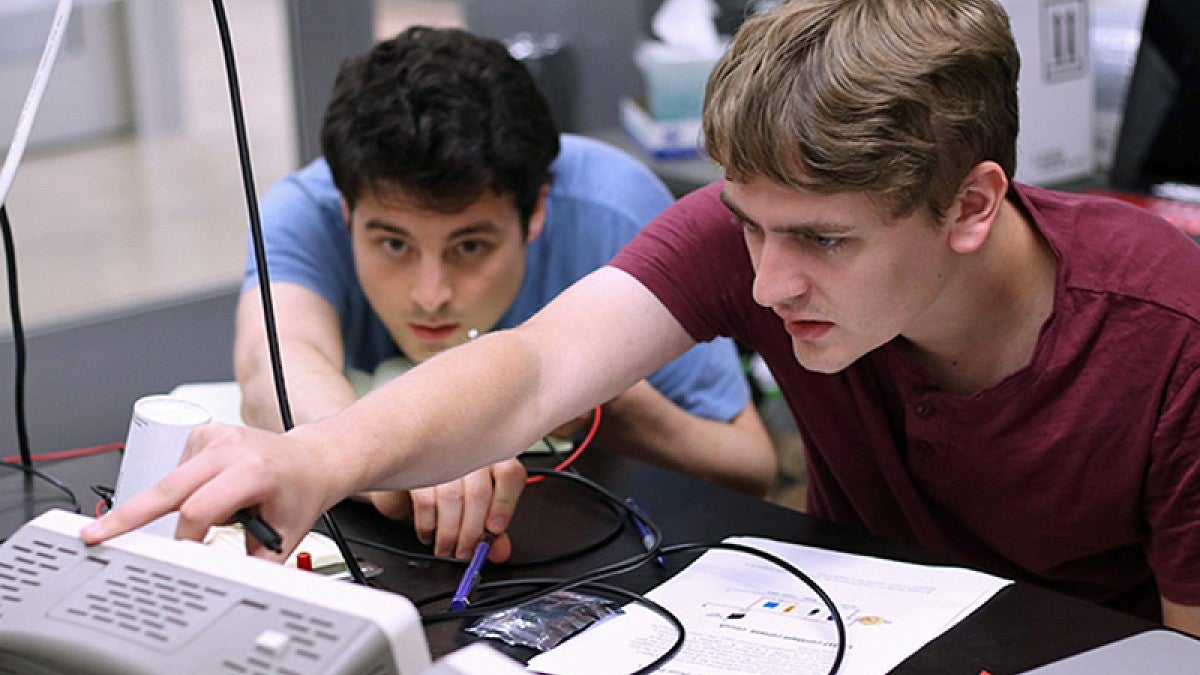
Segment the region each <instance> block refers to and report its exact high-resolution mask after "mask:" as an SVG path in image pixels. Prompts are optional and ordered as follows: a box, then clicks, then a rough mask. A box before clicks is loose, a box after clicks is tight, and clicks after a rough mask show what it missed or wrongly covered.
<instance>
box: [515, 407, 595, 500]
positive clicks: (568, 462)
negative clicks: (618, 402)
mask: <svg viewBox="0 0 1200 675" xmlns="http://www.w3.org/2000/svg"><path fill="white" fill-rule="evenodd" d="M599 428H600V406H596V408H595V410H594V411H593V414H592V428H591V429H589V430H588V433H587V436H585V437H584V438H583V440H582V441H581V442H580V443H579V445H578V446H577V447H576V448H575V450H574V451H572V452H571V454H570V455H567V458H566V459H564V460H563V461H561V462H559V464H558V466H556V467H554V470H555V471H562V470H563V469H565V468H567V467H568V466H571V464H573V463H574V462H575V460H576V459H577V458H578V457H579V455H581V454H583V451H584V449H586V448H587V446H589V445H591V443H592V439H593V438H595V437H596V430H597V429H599ZM543 478H545V476H530V477H529V478H526V479H525V484H526V485H533V484H534V483H537V482H540V481H541V480H542V479H543Z"/></svg>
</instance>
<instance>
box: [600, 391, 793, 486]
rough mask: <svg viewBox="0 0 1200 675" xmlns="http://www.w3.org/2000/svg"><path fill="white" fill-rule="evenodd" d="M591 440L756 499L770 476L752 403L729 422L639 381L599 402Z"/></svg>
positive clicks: (770, 458) (767, 448) (769, 458)
mask: <svg viewBox="0 0 1200 675" xmlns="http://www.w3.org/2000/svg"><path fill="white" fill-rule="evenodd" d="M597 442H598V443H600V444H602V445H603V446H604V447H611V448H614V449H619V450H620V451H622V452H626V453H627V454H629V455H631V456H634V457H637V458H638V459H641V460H644V461H647V462H650V463H653V464H657V465H659V466H663V467H666V468H669V469H673V470H675V471H680V472H682V473H686V474H689V475H693V476H696V477H698V478H702V479H705V480H709V481H712V482H714V483H718V484H721V485H725V486H726V487H730V488H733V489H735V490H738V491H741V492H745V493H747V494H751V495H754V496H758V497H762V496H765V495H766V493H767V491H768V490H769V489H770V487H771V485H772V483H773V482H774V480H775V473H776V461H775V451H774V448H773V446H772V445H771V440H770V437H769V435H768V434H767V431H766V428H765V427H764V426H763V424H762V420H761V419H760V418H759V416H758V413H757V412H756V411H755V410H754V408H753V406H752V405H749V406H747V407H746V409H744V410H743V411H742V412H741V413H739V415H738V416H737V417H735V418H734V419H733V420H731V421H729V422H724V421H720V420H711V419H706V418H702V417H698V416H695V415H692V414H691V413H688V412H687V411H685V410H683V409H681V408H680V407H678V406H676V405H675V404H674V403H673V402H671V401H670V400H669V399H667V398H666V397H664V396H663V395H662V394H661V393H659V392H658V391H657V390H655V389H654V388H653V387H652V386H651V385H650V384H649V383H648V382H646V381H645V380H642V381H641V382H638V383H637V384H636V385H634V386H633V387H631V388H630V389H629V390H628V391H626V392H625V393H623V394H622V395H621V396H619V397H617V398H616V399H615V400H613V401H612V402H610V403H608V404H606V405H605V406H604V418H603V421H602V422H601V425H600V430H599V432H598V438H597Z"/></svg>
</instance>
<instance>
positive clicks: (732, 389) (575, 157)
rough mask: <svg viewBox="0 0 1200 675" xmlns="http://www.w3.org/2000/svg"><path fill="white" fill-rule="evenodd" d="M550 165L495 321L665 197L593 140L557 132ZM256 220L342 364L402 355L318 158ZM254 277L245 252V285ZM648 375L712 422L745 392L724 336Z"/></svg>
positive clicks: (275, 191)
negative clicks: (333, 340) (508, 295)
mask: <svg viewBox="0 0 1200 675" xmlns="http://www.w3.org/2000/svg"><path fill="white" fill-rule="evenodd" d="M550 170H551V172H552V174H553V182H552V183H551V186H550V192H549V194H548V196H547V198H546V221H545V225H544V226H543V228H542V232H541V234H539V235H538V236H537V237H536V238H535V239H534V240H533V241H532V242H530V244H529V245H528V248H527V249H526V269H525V277H524V280H523V282H522V284H521V289H520V291H518V293H517V297H516V299H515V300H514V301H513V304H512V306H510V307H509V309H508V311H507V312H505V313H504V315H503V316H502V317H500V321H499V323H498V324H497V325H496V328H512V327H514V326H516V325H518V324H520V323H521V322H523V321H525V320H526V319H528V318H529V317H531V316H533V314H534V313H536V312H537V311H538V310H539V309H541V308H542V307H543V306H545V305H546V303H548V302H549V301H550V300H551V299H552V298H554V296H556V295H558V294H559V293H560V292H561V291H563V290H564V289H566V288H567V287H568V286H570V285H571V284H573V283H574V282H576V281H578V280H579V279H581V278H583V277H584V276H585V275H587V274H588V273H589V272H591V271H593V270H595V269H597V268H599V267H601V266H603V265H604V264H606V263H607V262H608V261H609V260H610V259H611V258H612V257H613V256H614V255H615V254H616V253H617V251H618V250H620V248H621V247H622V246H624V245H625V244H626V243H627V242H628V241H629V240H630V239H632V238H633V236H634V235H635V234H637V232H638V231H639V230H640V229H641V228H642V226H643V225H645V224H646V223H648V222H650V220H652V219H653V218H654V217H655V216H657V215H658V213H659V212H660V211H662V210H663V209H664V208H666V207H667V205H669V204H670V203H671V195H670V193H669V192H668V191H667V189H666V188H665V187H664V186H663V184H662V182H661V181H659V180H658V178H657V177H656V176H654V174H653V173H651V172H650V171H649V170H648V169H646V168H645V167H644V166H642V165H641V164H640V163H638V162H637V161H636V160H634V159H633V158H631V157H629V156H628V155H626V154H624V153H622V152H621V151H619V150H617V149H616V148H613V147H611V146H608V145H606V144H604V143H601V142H599V141H596V140H593V139H589V138H583V137H580V136H571V135H564V136H563V137H562V151H561V152H560V153H559V155H558V157H557V158H556V159H555V161H554V163H553V164H552V165H551V167H550ZM261 219H262V224H263V233H264V238H265V243H266V251H267V260H268V261H269V272H270V277H271V281H272V282H279V281H286V282H290V283H296V284H300V285H301V286H304V287H306V288H309V289H311V290H313V291H314V292H316V293H318V294H319V295H321V297H323V298H325V300H327V301H328V302H329V303H330V304H331V305H332V306H333V308H334V310H335V311H336V312H337V315H338V317H339V318H340V320H341V328H342V340H343V343H344V348H345V354H346V364H345V365H346V367H347V368H348V369H350V368H353V369H356V370H360V371H363V372H365V373H372V372H374V371H375V369H376V367H377V366H378V365H379V364H380V363H381V362H383V361H385V360H388V359H392V358H394V357H396V356H400V355H401V354H400V350H399V347H397V345H396V343H395V341H394V340H393V339H392V336H391V334H390V333H388V330H387V328H386V327H385V326H384V325H383V322H382V321H380V320H379V317H377V316H376V315H375V312H374V311H373V310H372V309H371V306H370V304H369V303H368V302H367V298H366V296H365V295H364V294H363V291H362V287H361V286H360V285H359V282H358V277H357V276H356V275H355V271H354V257H353V254H352V251H351V245H350V235H349V232H348V230H347V226H346V222H345V220H344V219H343V217H342V207H341V195H340V193H339V192H338V191H337V188H336V187H334V184H333V178H332V176H331V175H330V173H329V167H328V165H327V164H326V163H325V161H324V160H323V159H317V160H316V161H314V162H312V163H311V164H309V165H308V166H306V167H304V168H303V169H301V170H299V171H297V172H295V173H293V174H291V175H288V176H285V177H284V178H283V179H281V180H280V181H279V182H278V183H276V184H275V185H273V186H272V187H271V189H269V190H268V191H267V192H266V194H265V195H264V196H263V200H262V207H261ZM257 283H258V273H257V271H256V269H255V267H254V257H253V250H252V249H251V250H250V252H249V255H248V257H247V265H246V275H245V282H244V284H243V289H244V290H245V289H248V288H250V287H251V286H254V285H256V284H257ZM564 330H568V329H564ZM648 379H649V381H650V384H651V385H653V386H654V388H655V389H657V390H658V391H659V392H661V393H662V394H663V395H664V396H666V397H667V398H669V399H670V400H671V401H673V402H674V403H675V404H676V405H678V406H679V407H680V408H683V409H684V410H687V411H688V412H691V413H693V414H695V415H700V416H703V417H707V418H710V419H719V420H723V421H724V420H730V419H732V418H733V417H734V416H735V415H737V414H738V413H739V412H741V411H742V409H743V408H745V406H746V403H747V402H748V401H749V398H750V395H749V388H748V386H747V384H746V381H745V379H744V377H743V376H742V373H741V368H740V365H739V362H738V357H737V350H736V348H735V347H734V344H733V342H731V341H730V340H728V339H726V338H721V339H718V340H714V341H713V342H707V343H702V344H698V345H696V346H695V347H693V348H692V349H691V350H689V351H688V352H687V353H685V354H683V355H682V356H680V357H679V358H678V359H675V360H674V361H672V362H671V363H669V364H667V365H666V366H664V367H663V368H661V369H660V370H658V371H656V372H655V373H654V374H653V375H651V376H650V377H649V378H648Z"/></svg>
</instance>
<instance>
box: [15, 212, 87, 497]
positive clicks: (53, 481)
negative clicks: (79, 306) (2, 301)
mask: <svg viewBox="0 0 1200 675" xmlns="http://www.w3.org/2000/svg"><path fill="white" fill-rule="evenodd" d="M0 230H3V236H4V262H5V269H6V270H7V272H8V311H9V316H10V317H11V319H12V332H13V351H14V353H15V354H16V369H15V372H14V373H13V381H14V388H15V391H14V396H13V406H14V409H15V412H14V418H15V423H16V427H17V448H18V450H19V451H20V453H21V463H20V464H7V463H4V466H8V467H12V468H13V469H17V470H19V471H23V472H25V475H27V476H36V477H38V478H41V479H42V480H44V481H46V482H47V483H49V484H50V485H53V486H54V487H55V488H57V489H59V490H61V491H62V492H63V493H64V494H66V496H67V500H68V501H70V503H71V506H72V509H73V510H74V512H75V513H80V512H81V511H82V509H81V508H80V506H79V500H77V499H76V498H75V493H74V492H73V491H72V490H71V488H69V487H67V486H66V485H65V484H63V482H62V481H60V480H58V479H57V478H55V477H53V476H51V475H49V474H46V473H44V472H42V471H39V470H38V469H36V468H34V466H33V453H32V451H31V450H30V447H29V429H28V426H27V425H28V422H27V420H26V418H25V369H26V365H27V363H28V355H27V354H26V345H25V326H24V323H23V322H22V320H21V294H20V292H19V291H18V288H17V252H16V246H15V244H14V242H13V233H12V224H11V223H10V222H9V220H8V205H7V204H0Z"/></svg>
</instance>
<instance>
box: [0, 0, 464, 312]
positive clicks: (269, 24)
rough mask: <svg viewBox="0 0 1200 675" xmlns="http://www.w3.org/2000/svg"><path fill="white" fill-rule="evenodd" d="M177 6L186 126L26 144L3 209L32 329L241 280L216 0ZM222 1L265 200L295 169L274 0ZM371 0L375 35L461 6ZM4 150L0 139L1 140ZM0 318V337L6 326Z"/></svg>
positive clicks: (238, 201)
mask: <svg viewBox="0 0 1200 675" xmlns="http://www.w3.org/2000/svg"><path fill="white" fill-rule="evenodd" d="M172 1H174V2H176V4H177V7H178V37H179V40H180V42H179V45H180V61H181V63H180V70H181V72H180V87H181V95H182V98H183V108H184V121H183V125H182V127H183V128H182V129H180V130H179V131H178V132H172V133H168V134H162V135H159V136H156V137H149V138H148V137H141V136H136V135H130V136H125V137H119V138H106V139H98V140H96V141H94V142H91V143H88V144H83V145H72V146H70V147H62V148H54V149H45V148H36V147H35V148H31V149H30V151H29V152H28V153H27V154H26V157H25V160H24V161H23V163H22V164H21V167H20V170H19V171H18V173H17V176H16V181H15V182H14V184H13V187H12V190H11V193H10V195H9V200H8V212H9V216H10V218H11V220H12V225H13V229H14V239H15V247H16V251H17V268H18V271H19V277H18V288H19V290H20V293H21V306H22V310H23V315H24V317H25V324H26V327H27V329H28V330H33V331H36V330H38V329H39V328H41V327H45V326H47V325H53V324H57V323H61V322H69V321H76V320H81V319H86V318H88V317H90V316H94V315H98V314H102V313H105V312H109V311H113V310H115V309H121V308H125V307H129V306H136V305H138V304H141V303H145V302H147V301H157V300H162V299H167V298H171V297H176V296H181V295H187V294H190V293H195V292H198V291H204V290H206V289H212V288H222V287H227V286H232V285H234V284H236V283H237V280H238V278H239V276H240V272H241V267H242V263H243V258H244V252H245V243H244V242H245V236H246V234H245V232H246V226H245V223H246V222H247V210H246V202H245V197H244V193H243V191H242V187H241V185H242V182H241V174H240V173H239V169H238V163H237V149H236V145H235V141H234V135H233V126H232V122H231V116H230V109H229V103H228V90H227V85H226V82H225V79H224V71H223V69H222V68H223V67H222V62H221V54H220V46H219V43H218V40H217V34H216V30H215V27H214V22H213V19H212V15H211V12H212V8H211V3H210V2H208V0H172ZM226 4H227V12H228V15H229V20H230V22H231V32H232V34H233V40H234V45H235V48H236V53H237V59H238V70H239V80H240V83H241V87H242V96H243V100H244V103H245V107H246V111H245V116H246V123H247V126H248V137H249V141H250V146H251V158H252V161H253V170H254V176H255V183H256V189H257V190H258V191H259V193H260V194H261V192H262V190H264V189H265V188H266V187H267V186H268V185H270V183H272V182H273V181H274V180H276V179H277V178H279V177H280V176H282V175H283V174H284V173H286V172H288V171H290V170H291V169H292V168H294V159H293V157H294V151H293V140H292V136H293V125H292V118H291V115H290V112H289V111H290V109H291V101H292V96H291V90H290V86H289V83H288V72H287V66H286V61H285V59H286V41H285V35H284V28H283V26H284V24H283V14H282V3H280V2H278V1H277V0H236V2H231V3H226ZM377 4H378V10H377V24H378V33H379V34H380V35H387V34H391V33H394V32H395V31H396V30H398V29H399V28H401V27H403V26H405V25H409V24H411V23H416V22H420V23H431V24H436V25H457V24H459V23H461V13H460V8H459V5H458V3H457V1H456V0H377ZM3 95H5V96H18V97H21V98H24V96H25V92H24V91H21V92H4V93H3ZM0 134H4V135H6V136H8V135H9V134H11V130H8V129H4V130H0ZM7 145H8V138H7V137H6V138H4V140H3V142H0V148H3V147H6V146H7ZM0 290H4V292H7V284H6V283H3V282H0ZM5 304H6V305H7V300H5ZM2 313H3V319H2V320H0V334H9V333H11V325H10V322H9V319H8V313H7V311H5V312H2Z"/></svg>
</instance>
